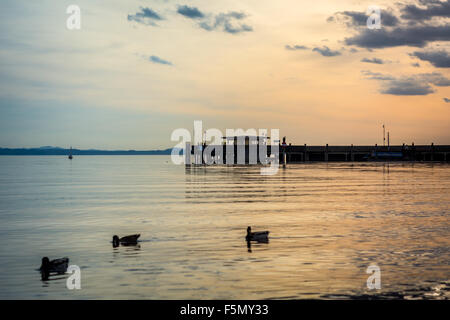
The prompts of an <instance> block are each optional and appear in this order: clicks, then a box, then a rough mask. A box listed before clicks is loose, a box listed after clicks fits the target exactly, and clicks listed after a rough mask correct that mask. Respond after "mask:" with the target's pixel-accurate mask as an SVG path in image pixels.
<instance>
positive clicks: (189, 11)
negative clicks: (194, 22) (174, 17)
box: [177, 5, 205, 19]
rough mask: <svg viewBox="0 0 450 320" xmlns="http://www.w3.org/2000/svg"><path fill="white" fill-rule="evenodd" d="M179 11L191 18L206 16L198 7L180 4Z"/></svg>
mask: <svg viewBox="0 0 450 320" xmlns="http://www.w3.org/2000/svg"><path fill="white" fill-rule="evenodd" d="M177 12H178V13H179V14H181V15H183V16H185V17H187V18H190V19H201V18H204V17H205V15H204V14H203V13H202V12H201V11H200V10H198V9H197V8H195V7H189V6H186V5H184V6H178V9H177Z"/></svg>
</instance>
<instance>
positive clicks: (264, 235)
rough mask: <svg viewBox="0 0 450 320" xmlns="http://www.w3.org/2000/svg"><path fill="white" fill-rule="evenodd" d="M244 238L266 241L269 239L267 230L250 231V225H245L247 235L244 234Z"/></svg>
mask: <svg viewBox="0 0 450 320" xmlns="http://www.w3.org/2000/svg"><path fill="white" fill-rule="evenodd" d="M245 240H246V241H258V242H267V241H269V231H258V232H252V227H247V235H246V236H245Z"/></svg>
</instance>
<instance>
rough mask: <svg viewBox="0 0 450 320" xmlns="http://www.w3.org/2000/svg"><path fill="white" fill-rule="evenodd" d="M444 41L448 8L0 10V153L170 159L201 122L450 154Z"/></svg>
mask: <svg viewBox="0 0 450 320" xmlns="http://www.w3.org/2000/svg"><path fill="white" fill-rule="evenodd" d="M69 5H77V6H78V7H79V8H80V17H81V24H80V26H81V28H80V29H79V30H77V29H75V30H70V29H68V28H67V19H68V18H70V16H71V14H70V13H69V14H68V13H67V12H66V10H67V8H68V6H69ZM370 5H376V6H378V7H379V8H380V9H381V21H380V28H379V29H369V28H368V27H367V19H368V17H369V15H368V14H367V9H368V7H369V6H370ZM449 40H450V3H449V1H440V0H404V1H400V2H394V1H381V0H370V1H364V0H360V1H357V0H319V1H300V0H279V1H273V0H239V1H237V0H227V1H217V0H214V1H213V0H185V1H182V0H145V1H144V0H139V1H138V0H129V1H120V0H97V1H94V0H70V1H61V0H59V1H56V0H55V1H46V0H41V1H22V0H2V2H1V4H0V147H39V146H46V145H52V146H59V147H69V146H73V147H76V148H80V149H89V148H99V149H136V150H147V149H162V148H168V147H173V146H175V144H176V143H177V142H173V141H171V140H170V136H171V133H172V131H173V130H175V129H177V128H186V129H189V130H191V131H192V129H193V123H194V120H202V121H203V128H204V129H207V128H218V129H220V130H222V131H223V132H225V129H226V128H230V129H236V128H243V129H249V128H255V129H269V130H270V129H279V130H280V135H281V136H286V137H287V142H290V143H292V144H302V145H303V144H304V143H306V144H308V145H324V144H326V143H328V144H330V145H349V144H364V145H373V144H375V143H378V144H382V142H383V131H382V125H383V123H384V124H385V125H386V129H387V130H388V131H389V132H390V137H391V144H401V143H407V144H410V143H411V142H415V143H416V144H429V143H431V142H434V143H435V144H450V130H449V127H450V72H449V68H450V43H449Z"/></svg>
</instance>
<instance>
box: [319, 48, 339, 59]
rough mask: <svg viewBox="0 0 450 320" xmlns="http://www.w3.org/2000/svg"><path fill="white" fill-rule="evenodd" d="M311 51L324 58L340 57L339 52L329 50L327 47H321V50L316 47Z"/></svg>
mask: <svg viewBox="0 0 450 320" xmlns="http://www.w3.org/2000/svg"><path fill="white" fill-rule="evenodd" d="M312 51H316V52H318V53H320V54H321V55H323V56H324V57H335V56H339V55H341V53H340V52H339V51H333V50H331V49H330V48H328V47H327V46H323V47H322V48H319V47H316V48H314V49H312Z"/></svg>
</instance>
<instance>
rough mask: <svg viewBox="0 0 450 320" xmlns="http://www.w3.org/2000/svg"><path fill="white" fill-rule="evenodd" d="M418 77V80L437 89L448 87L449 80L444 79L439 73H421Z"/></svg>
mask: <svg viewBox="0 0 450 320" xmlns="http://www.w3.org/2000/svg"><path fill="white" fill-rule="evenodd" d="M418 77H419V79H420V80H422V81H427V82H429V83H432V84H434V85H435V86H438V87H450V79H448V78H446V77H444V76H443V75H442V74H441V73H439V72H433V73H422V74H419V75H418Z"/></svg>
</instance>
